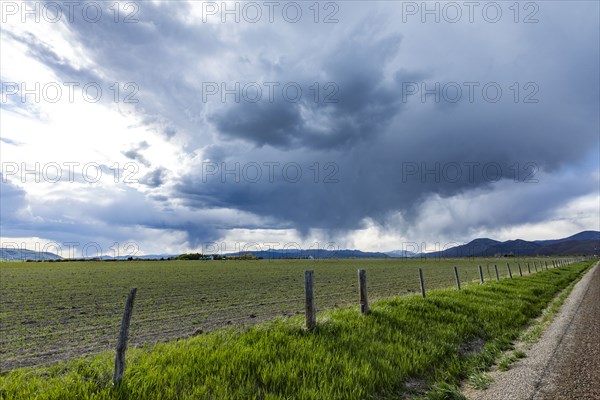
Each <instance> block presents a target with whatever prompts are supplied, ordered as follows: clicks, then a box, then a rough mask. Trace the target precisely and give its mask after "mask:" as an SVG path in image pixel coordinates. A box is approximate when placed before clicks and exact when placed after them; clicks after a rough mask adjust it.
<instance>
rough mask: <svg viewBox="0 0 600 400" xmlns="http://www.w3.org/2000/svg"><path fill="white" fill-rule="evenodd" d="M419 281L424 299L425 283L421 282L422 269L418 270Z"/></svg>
mask: <svg viewBox="0 0 600 400" xmlns="http://www.w3.org/2000/svg"><path fill="white" fill-rule="evenodd" d="M419 281H420V282H421V295H423V298H425V281H424V280H423V268H419Z"/></svg>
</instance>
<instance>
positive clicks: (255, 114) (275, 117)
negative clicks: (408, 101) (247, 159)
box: [209, 31, 419, 150]
mask: <svg viewBox="0 0 600 400" xmlns="http://www.w3.org/2000/svg"><path fill="white" fill-rule="evenodd" d="M362 33H364V32H362V31H358V32H355V33H354V34H353V35H352V36H351V37H349V38H345V39H344V40H343V41H340V42H339V43H338V44H337V45H336V46H335V47H334V48H333V49H332V51H331V53H330V55H329V56H328V57H324V58H323V59H322V60H319V61H317V62H316V63H315V64H313V65H312V66H311V67H312V68H314V71H313V73H314V74H316V75H320V76H324V77H327V78H326V79H328V80H327V82H318V84H319V85H320V86H323V87H320V88H319V89H320V91H321V93H320V95H319V96H318V97H315V96H316V95H315V89H311V86H312V85H313V84H314V82H313V81H311V80H309V77H308V76H306V72H305V71H303V70H302V69H297V68H295V66H294V63H293V62H291V61H290V62H289V64H288V65H283V66H281V68H280V69H279V68H278V69H276V70H277V71H278V74H277V75H276V76H273V77H270V78H269V80H270V81H271V82H275V83H277V84H278V86H279V87H277V88H276V89H275V91H274V93H275V95H274V96H273V98H272V99H269V98H267V96H263V97H262V98H261V101H259V102H257V103H253V102H249V101H243V99H242V101H239V102H234V104H233V105H231V106H230V107H228V108H227V109H226V110H225V111H219V112H217V113H216V114H214V115H211V116H210V117H209V118H210V120H211V121H212V122H214V123H215V126H216V127H217V129H218V130H219V132H221V133H223V134H225V135H228V136H232V137H236V138H240V139H243V140H246V141H249V142H252V143H254V144H256V145H258V146H263V145H271V146H274V147H279V148H284V149H285V148H290V147H294V148H295V147H298V146H302V147H308V148H313V149H318V150H326V149H332V148H339V147H346V146H351V145H356V144H359V143H361V142H365V141H371V140H374V139H375V136H376V135H379V134H380V133H382V132H383V131H384V129H385V128H386V126H387V125H388V123H389V122H390V120H392V119H393V118H394V117H395V116H396V115H397V114H399V113H400V111H401V109H402V103H401V96H398V94H399V93H400V92H401V82H402V81H403V79H404V80H406V78H411V79H414V78H415V77H416V76H419V75H418V74H414V73H407V72H406V71H396V73H395V76H396V79H394V80H391V81H389V80H386V76H385V74H384V68H385V67H386V63H387V62H388V61H389V60H391V59H393V58H394V57H395V56H396V55H397V54H398V50H399V48H400V45H401V36H399V35H392V36H389V37H385V38H382V39H375V40H373V38H369V39H368V40H366V39H365V38H364V37H363V38H361V34H362ZM356 59H360V60H361V62H360V63H358V62H355V60H356ZM273 69H274V68H273ZM273 69H271V70H273ZM299 77H301V78H305V80H302V79H299ZM313 79H314V78H313ZM289 83H293V84H295V85H298V86H299V87H300V88H301V89H302V95H301V96H299V95H297V91H295V90H294V89H292V94H291V95H287V96H286V95H285V94H282V93H279V91H282V92H283V90H282V89H281V87H282V86H284V85H286V84H289ZM323 92H324V93H323ZM271 100H274V101H271ZM316 121H318V126H316V124H315V122H316Z"/></svg>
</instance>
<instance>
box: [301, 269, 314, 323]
mask: <svg viewBox="0 0 600 400" xmlns="http://www.w3.org/2000/svg"><path fill="white" fill-rule="evenodd" d="M313 273H314V271H310V270H306V271H304V294H305V302H304V311H305V313H306V329H308V330H312V329H314V328H315V326H316V325H317V310H316V307H315V291H314V280H313Z"/></svg>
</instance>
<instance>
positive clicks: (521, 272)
mask: <svg viewBox="0 0 600 400" xmlns="http://www.w3.org/2000/svg"><path fill="white" fill-rule="evenodd" d="M518 265H519V276H523V270H521V263H518Z"/></svg>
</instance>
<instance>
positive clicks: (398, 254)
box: [385, 250, 418, 258]
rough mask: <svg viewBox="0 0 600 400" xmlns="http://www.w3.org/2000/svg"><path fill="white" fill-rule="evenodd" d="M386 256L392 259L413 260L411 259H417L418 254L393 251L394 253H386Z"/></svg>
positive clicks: (406, 251)
mask: <svg viewBox="0 0 600 400" xmlns="http://www.w3.org/2000/svg"><path fill="white" fill-rule="evenodd" d="M385 254H386V255H388V256H390V257H392V258H411V257H417V256H418V254H417V253H415V252H414V251H408V250H392V251H386V252H385Z"/></svg>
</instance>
